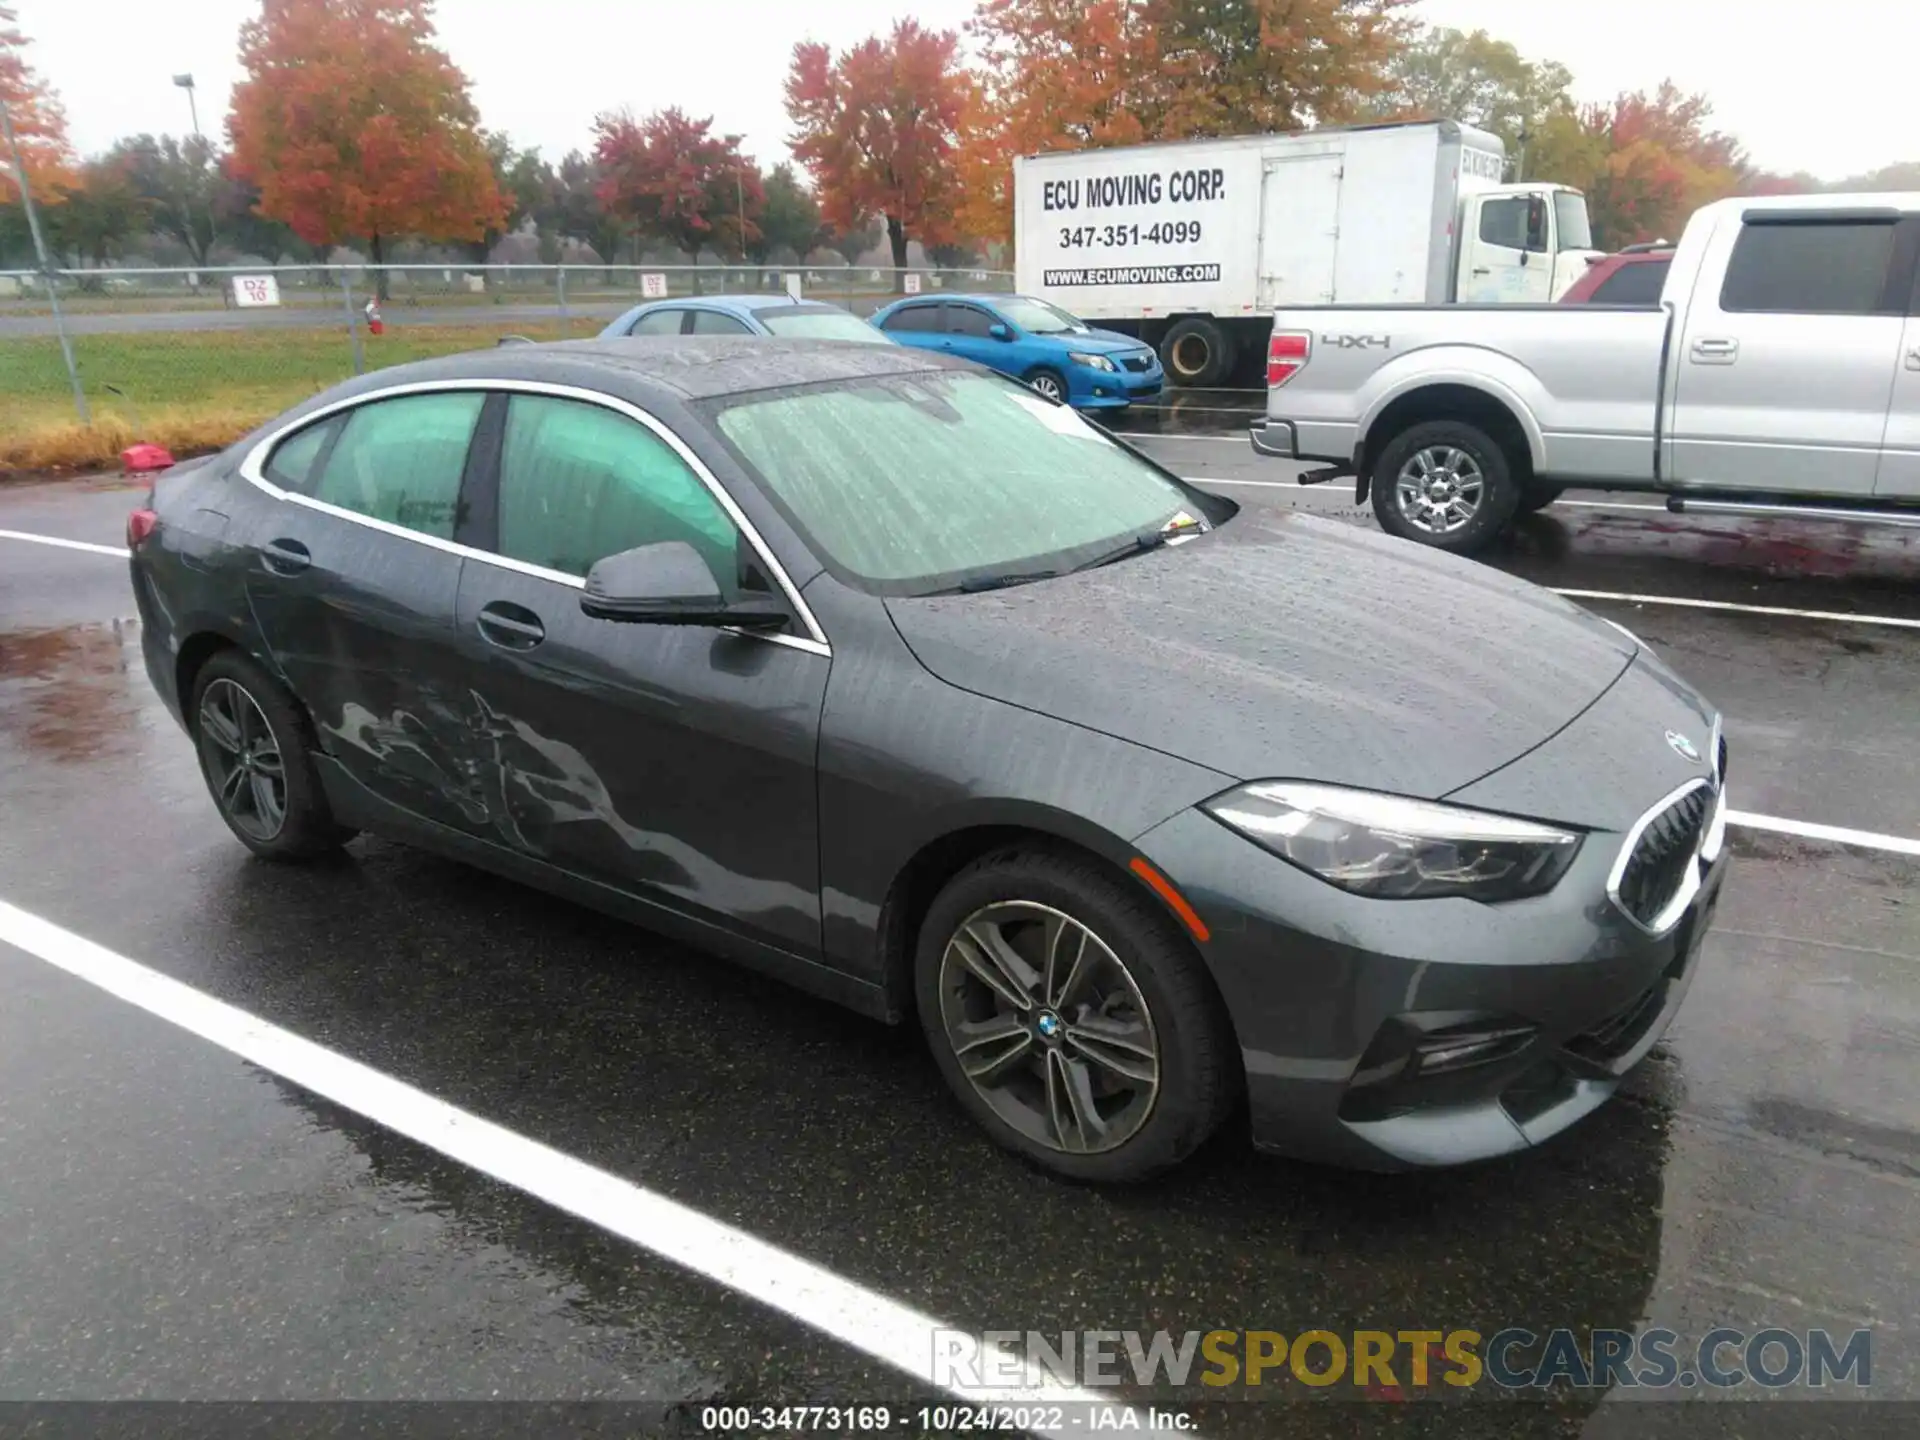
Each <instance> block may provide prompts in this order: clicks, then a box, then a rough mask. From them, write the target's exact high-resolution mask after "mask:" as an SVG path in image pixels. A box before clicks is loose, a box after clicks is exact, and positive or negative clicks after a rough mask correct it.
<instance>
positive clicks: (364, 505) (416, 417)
mask: <svg viewBox="0 0 1920 1440" xmlns="http://www.w3.org/2000/svg"><path fill="white" fill-rule="evenodd" d="M485 399H486V397H485V396H484V395H482V394H481V393H480V392H479V391H477V390H466V391H454V392H450V393H446V394H434V395H407V396H403V397H401V398H400V399H396V400H376V401H374V402H373V403H372V404H368V405H362V406H361V407H360V408H359V409H357V410H355V411H353V412H352V413H351V414H350V415H348V417H347V421H346V428H345V429H344V430H342V431H341V432H340V438H339V439H338V440H337V441H335V442H334V446H333V451H332V453H331V454H329V455H328V456H327V459H326V464H325V466H324V467H323V468H322V470H321V472H320V475H319V477H318V478H317V479H316V480H315V481H314V482H313V484H312V486H311V488H310V489H309V491H308V493H310V494H311V495H312V496H313V498H314V499H316V500H324V501H325V502H326V503H327V504H329V505H337V506H338V507H339V508H340V509H342V510H351V511H353V512H354V514H356V515H365V516H368V517H369V518H371V519H374V520H384V521H386V522H387V523H388V524H389V525H399V526H402V527H404V528H405V529H408V530H417V531H419V532H420V533H421V534H422V535H431V536H434V537H435V538H437V539H441V540H451V539H452V538H453V527H454V522H455V520H456V519H457V517H458V512H459V508H460V477H461V475H462V474H463V473H464V472H465V470H466V468H467V447H468V445H469V444H470V443H471V442H472V440H473V427H474V424H475V423H476V422H477V421H478V420H479V418H480V407H481V405H482V404H483V403H484V402H485ZM295 438H296V439H298V438H304V437H295ZM275 458H276V459H278V458H279V457H278V456H277V455H276V456H275Z"/></svg>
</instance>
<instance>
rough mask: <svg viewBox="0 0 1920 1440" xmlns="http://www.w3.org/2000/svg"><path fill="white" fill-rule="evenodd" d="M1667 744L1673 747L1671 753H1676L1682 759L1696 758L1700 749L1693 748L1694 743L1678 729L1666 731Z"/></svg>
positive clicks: (1698, 756)
mask: <svg viewBox="0 0 1920 1440" xmlns="http://www.w3.org/2000/svg"><path fill="white" fill-rule="evenodd" d="M1667 744H1669V745H1671V746H1672V747H1673V753H1674V754H1676V755H1678V756H1679V757H1680V758H1681V759H1682V760H1698V759H1699V758H1700V751H1699V750H1698V749H1697V748H1695V746H1694V743H1693V742H1692V741H1691V740H1689V739H1688V738H1687V737H1686V736H1684V735H1682V734H1681V733H1680V732H1679V731H1678V730H1669V731H1667Z"/></svg>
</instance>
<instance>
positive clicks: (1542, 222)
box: [1527, 195, 1547, 251]
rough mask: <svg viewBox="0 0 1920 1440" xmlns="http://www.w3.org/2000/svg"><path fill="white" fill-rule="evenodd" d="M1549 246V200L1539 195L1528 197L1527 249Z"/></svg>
mask: <svg viewBox="0 0 1920 1440" xmlns="http://www.w3.org/2000/svg"><path fill="white" fill-rule="evenodd" d="M1546 248H1547V202H1546V201H1545V200H1542V199H1541V198H1540V197H1539V196H1538V195H1530V196H1528V197H1527V249H1529V250H1540V251H1544V250H1545V249H1546Z"/></svg>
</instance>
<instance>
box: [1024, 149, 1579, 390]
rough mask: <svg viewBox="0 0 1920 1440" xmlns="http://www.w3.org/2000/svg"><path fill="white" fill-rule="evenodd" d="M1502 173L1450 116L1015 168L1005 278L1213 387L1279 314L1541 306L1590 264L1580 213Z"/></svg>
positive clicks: (1574, 205)
mask: <svg viewBox="0 0 1920 1440" xmlns="http://www.w3.org/2000/svg"><path fill="white" fill-rule="evenodd" d="M1506 171H1507V157H1506V148H1505V146H1503V145H1502V144H1501V142H1500V138H1499V137H1498V136H1497V135H1490V134H1488V133H1487V132H1486V131H1484V130H1476V129H1474V128H1473V127H1471V126H1468V125H1461V124H1459V123H1457V122H1455V121H1452V120H1433V121H1421V122H1417V123H1412V124H1395V125H1361V126H1353V127H1347V128H1329V129H1324V130H1307V131H1303V132H1301V133H1299V134H1293V135H1246V136H1239V137H1235V138H1232V139H1226V140H1188V141H1169V142H1164V143H1160V144H1153V145H1132V146H1127V147H1125V148H1123V149H1114V150H1075V151H1069V152H1064V153H1060V154H1052V155H1028V156H1021V157H1019V158H1016V159H1015V160H1014V162H1013V189H1014V252H1015V261H1014V265H1015V280H1016V282H1017V284H1018V288H1019V290H1020V292H1021V293H1022V294H1025V295H1033V296H1036V297H1038V298H1039V299H1042V300H1048V301H1051V302H1052V303H1054V304H1055V305H1058V306H1060V307H1061V308H1062V309H1063V310H1069V311H1072V312H1073V313H1074V314H1075V315H1078V316H1080V317H1081V318H1082V319H1085V320H1091V321H1093V322H1095V323H1096V324H1099V325H1101V326H1102V327H1104V328H1106V329H1110V330H1118V331H1121V332H1123V333H1125V334H1129V335H1137V336H1138V337H1139V338H1140V339H1142V340H1144V341H1146V342H1147V343H1148V344H1150V345H1153V346H1155V347H1156V348H1157V349H1158V350H1159V351H1160V359H1161V363H1162V364H1163V365H1164V366H1165V367H1166V371H1167V376H1168V378H1169V379H1170V380H1171V381H1172V382H1173V383H1174V384H1176V385H1219V384H1222V383H1224V382H1225V381H1226V380H1227V378H1228V377H1229V376H1230V375H1232V373H1233V371H1234V368H1235V365H1236V363H1237V362H1238V361H1239V360H1240V359H1241V357H1243V356H1244V357H1247V358H1248V359H1252V358H1253V357H1255V356H1257V355H1259V354H1262V353H1264V351H1265V347H1266V337H1267V332H1268V331H1269V330H1270V329H1271V328H1272V320H1271V316H1272V314H1273V312H1274V310H1275V309H1277V308H1279V307H1281V306H1287V305H1393V304H1407V305H1432V304H1444V303H1448V302H1451V301H1455V300H1461V301H1471V302H1475V303H1482V304H1484V303H1487V302H1513V303H1534V304H1546V303H1549V302H1552V301H1555V300H1558V299H1559V298H1560V296H1561V295H1563V294H1565V293H1566V291H1567V289H1568V288H1569V287H1570V286H1571V285H1572V284H1573V282H1574V281H1575V279H1577V278H1578V277H1579V276H1580V275H1581V274H1582V273H1583V272H1584V271H1585V270H1586V268H1587V263H1588V260H1589V257H1592V256H1594V255H1596V254H1597V253H1598V252H1596V251H1595V250H1594V249H1593V236H1592V232H1591V230H1590V228H1589V226H1588V223H1587V202H1586V199H1585V197H1584V196H1582V195H1581V194H1580V192H1579V191H1577V190H1574V189H1570V188H1569V187H1567V186H1565V185H1554V184H1548V183H1536V182H1533V181H1528V182H1526V183H1523V184H1506V183H1503V182H1504V178H1505V176H1506Z"/></svg>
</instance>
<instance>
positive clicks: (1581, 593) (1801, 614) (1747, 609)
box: [1549, 587, 1920, 630]
mask: <svg viewBox="0 0 1920 1440" xmlns="http://www.w3.org/2000/svg"><path fill="white" fill-rule="evenodd" d="M1549 588H1551V589H1553V593H1554V594H1556V595H1565V596H1566V597H1567V598H1568V599H1569V600H1619V601H1624V602H1628V603H1631V604H1635V605H1678V606H1681V607H1683V608H1685V609H1688V610H1731V611H1733V612H1734V613H1735V614H1738V615H1787V616H1791V617H1792V618H1793V619H1796V620H1839V621H1843V622H1844V623H1846V624H1848V625H1891V626H1894V627H1896V628H1898V629H1902V630H1920V620H1909V619H1907V618H1905V617H1904V616H1900V615H1854V614H1851V613H1849V612H1848V611H1845V610H1794V609H1791V608H1789V607H1787V606H1785V605H1742V604H1740V603H1739V602H1738V601H1734V600H1689V599H1687V598H1685V597H1684V596H1680V595H1633V594H1626V593H1622V592H1618V591H1613V590H1565V589H1560V588H1558V587H1549Z"/></svg>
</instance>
